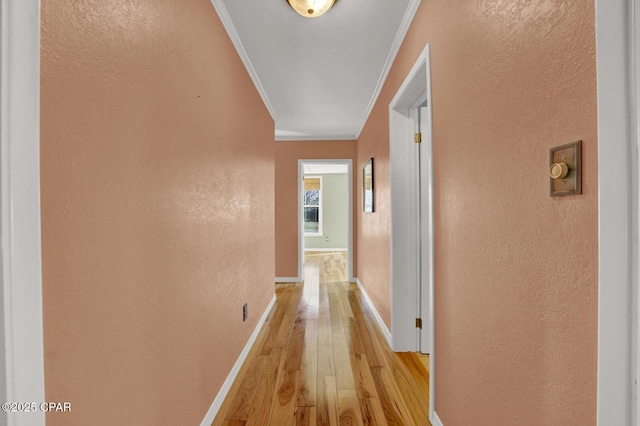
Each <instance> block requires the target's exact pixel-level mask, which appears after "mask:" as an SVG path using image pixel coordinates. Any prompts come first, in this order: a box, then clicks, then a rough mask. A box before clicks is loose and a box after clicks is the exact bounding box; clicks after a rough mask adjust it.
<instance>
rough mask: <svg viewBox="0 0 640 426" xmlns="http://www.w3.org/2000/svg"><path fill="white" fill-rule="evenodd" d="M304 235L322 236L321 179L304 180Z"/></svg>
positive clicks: (309, 178) (306, 178) (306, 177)
mask: <svg viewBox="0 0 640 426" xmlns="http://www.w3.org/2000/svg"><path fill="white" fill-rule="evenodd" d="M303 202H304V207H303V208H304V233H305V234H307V235H322V208H321V207H322V204H321V203H322V178H321V177H319V176H318V177H315V176H305V178H304V201H303Z"/></svg>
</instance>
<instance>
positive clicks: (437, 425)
mask: <svg viewBox="0 0 640 426" xmlns="http://www.w3.org/2000/svg"><path fill="white" fill-rule="evenodd" d="M429 420H431V426H444V425H443V424H442V420H440V417H438V413H436V412H435V411H434V412H433V415H432V416H431V418H430V419H429Z"/></svg>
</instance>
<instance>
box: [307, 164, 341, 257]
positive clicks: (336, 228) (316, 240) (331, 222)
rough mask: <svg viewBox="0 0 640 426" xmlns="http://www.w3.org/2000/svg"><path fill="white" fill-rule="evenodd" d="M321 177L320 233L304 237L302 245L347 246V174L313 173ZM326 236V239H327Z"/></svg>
mask: <svg viewBox="0 0 640 426" xmlns="http://www.w3.org/2000/svg"><path fill="white" fill-rule="evenodd" d="M314 176H321V177H322V235H321V236H318V237H313V236H308V237H304V247H305V248H307V249H309V248H347V247H349V210H348V209H349V204H348V203H349V191H348V189H349V187H348V184H349V176H348V175H346V174H335V173H334V174H325V175H314ZM327 238H328V240H327Z"/></svg>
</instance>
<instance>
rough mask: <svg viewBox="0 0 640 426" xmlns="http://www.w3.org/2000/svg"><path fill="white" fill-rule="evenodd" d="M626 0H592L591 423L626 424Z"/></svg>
mask: <svg viewBox="0 0 640 426" xmlns="http://www.w3.org/2000/svg"><path fill="white" fill-rule="evenodd" d="M629 4H630V3H629V1H628V0H596V69H597V96H598V189H599V191H598V192H599V197H598V207H599V214H598V217H599V230H598V368H597V380H598V382H597V424H598V425H602V426H605V425H629V424H631V411H632V410H631V390H632V385H631V384H632V380H633V377H632V374H633V373H632V370H633V369H632V367H631V353H632V342H631V322H632V321H631V318H632V309H631V303H630V301H631V300H632V285H631V270H632V264H633V263H637V262H635V261H633V262H632V260H631V244H632V242H631V240H632V238H631V235H632V234H631V233H632V226H631V211H632V203H633V201H632V198H633V197H632V196H631V187H632V185H631V169H632V166H631V163H632V161H636V162H637V159H632V155H631V152H632V151H631V146H632V145H631V140H632V138H631V137H630V136H631V134H632V131H633V130H634V129H632V123H631V102H630V93H631V90H630V89H631V88H630V76H629V74H630V73H629V65H630V64H629V62H631V61H629V55H630V51H629V50H628V48H629V44H630V43H629V41H630V40H629V28H628V27H629V24H628V12H629Z"/></svg>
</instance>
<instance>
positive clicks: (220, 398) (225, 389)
mask: <svg viewBox="0 0 640 426" xmlns="http://www.w3.org/2000/svg"><path fill="white" fill-rule="evenodd" d="M275 303H276V296H275V294H274V295H273V298H272V299H271V302H269V305H267V308H266V309H265V310H264V313H263V314H262V316H261V317H260V320H259V321H258V325H256V328H255V330H253V333H252V334H251V337H249V341H248V342H247V344H246V345H245V346H244V349H242V352H241V353H240V356H239V357H238V359H237V360H236V363H235V364H234V365H233V368H232V369H231V372H229V375H228V376H227V379H226V380H225V381H224V383H223V384H222V387H221V388H220V391H219V392H218V395H216V399H214V400H213V403H212V404H211V407H209V411H207V414H206V415H205V416H204V419H202V423H200V426H210V425H211V423H213V421H214V420H215V418H216V415H217V414H218V411H219V410H220V407H221V406H222V403H223V402H224V399H225V398H226V397H227V394H228V393H229V390H230V389H231V385H232V384H233V382H234V380H235V379H236V377H237V376H238V373H239V372H240V368H241V367H242V364H244V361H245V360H246V359H247V356H248V355H249V351H250V350H251V347H252V346H253V344H254V343H255V342H256V339H257V338H258V334H259V333H260V330H261V329H262V326H263V325H264V323H265V321H266V320H267V316H269V312H271V308H273V305H275Z"/></svg>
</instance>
